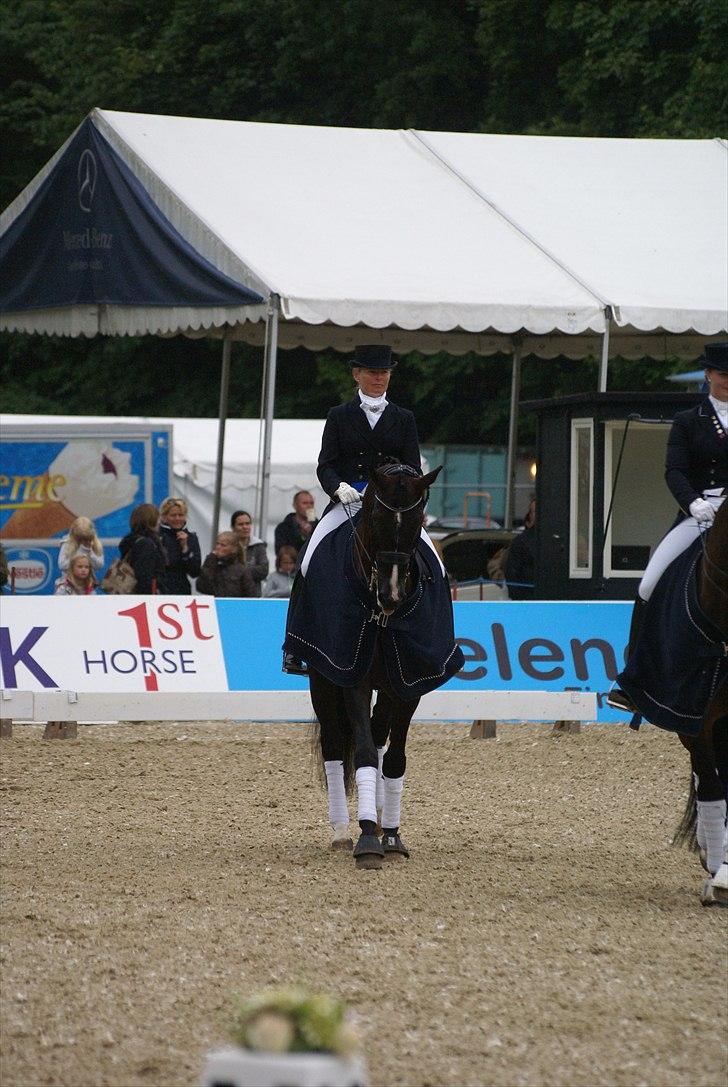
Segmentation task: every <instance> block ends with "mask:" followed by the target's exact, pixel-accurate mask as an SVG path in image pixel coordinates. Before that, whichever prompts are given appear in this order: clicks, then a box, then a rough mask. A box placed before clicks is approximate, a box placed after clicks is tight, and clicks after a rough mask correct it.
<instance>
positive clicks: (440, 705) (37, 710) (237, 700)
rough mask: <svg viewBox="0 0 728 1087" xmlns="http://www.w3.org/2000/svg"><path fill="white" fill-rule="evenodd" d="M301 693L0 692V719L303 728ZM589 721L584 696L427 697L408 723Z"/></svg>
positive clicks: (590, 702)
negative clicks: (226, 723)
mask: <svg viewBox="0 0 728 1087" xmlns="http://www.w3.org/2000/svg"><path fill="white" fill-rule="evenodd" d="M312 717H313V710H312V708H311V700H310V698H309V694H308V692H307V691H236V692H232V691H225V692H219V691H218V692H210V693H203V692H193V691H188V692H185V693H171V692H163V691H153V692H146V691H142V692H137V693H131V692H125V693H109V692H98V693H97V692H89V691H17V690H8V689H5V690H2V691H0V718H2V719H4V720H12V721H15V722H20V721H23V722H28V723H34V722H38V723H42V722H45V721H82V722H84V723H93V722H96V721H104V722H107V723H108V722H109V721H111V720H123V721H227V720H238V721H310V720H311V719H312ZM484 718H488V719H491V720H499V721H556V720H563V721H595V720H596V718H597V706H596V695H595V694H594V693H593V692H590V691H434V692H433V693H432V694H428V695H425V697H424V698H423V699H422V701H421V702H420V704H419V707H418V709H417V713H416V714H415V720H416V721H474V720H478V719H484Z"/></svg>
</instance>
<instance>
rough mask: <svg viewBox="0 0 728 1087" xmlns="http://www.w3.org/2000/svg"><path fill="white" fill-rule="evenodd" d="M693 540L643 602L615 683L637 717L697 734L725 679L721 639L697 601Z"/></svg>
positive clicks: (727, 636) (726, 636) (698, 549)
mask: <svg viewBox="0 0 728 1087" xmlns="http://www.w3.org/2000/svg"><path fill="white" fill-rule="evenodd" d="M701 554H702V546H701V540H700V539H697V540H696V541H695V543H694V544H692V545H691V546H690V547H689V548H688V549H687V550H686V551H684V552H683V554H682V555H678V557H677V558H676V559H675V560H674V561H673V562H672V563H670V565H669V566H668V568H667V570H666V571H665V573H664V574H663V575H662V577H661V578H660V580H659V581H658V583H657V585H656V587H655V591H654V593H653V594H652V597H651V598H650V601H649V603H648V604H647V605H646V611H645V616H644V621H643V625H642V628H641V630H640V633H639V637H638V639H637V644H636V646H635V647H634V650H633V651H632V653H631V655H630V659H629V661H628V662H627V665H626V667H625V669H624V671H623V672H621V673H620V674H619V675H618V676H617V683H618V684H619V686H620V687H621V689H622V690H623V691H624V692H625V693H626V694H628V695H629V697H630V698H631V699H632V702H633V703H634V705H635V706H636V707H637V709H638V710H639V712H640V713H641V714H642V716H643V717H644V718H645V719H646V720H647V721H650V722H652V724H653V725H658V726H659V727H660V728H665V729H669V730H670V731H671V732H682V733H684V734H685V735H688V736H697V734H698V733H699V732H700V728H701V726H702V722H703V717H704V715H705V712H706V710H707V708H708V706H709V705H710V702H711V701H712V699H713V697H714V695H715V694H716V692H717V691H718V690H719V689H720V687H721V686H722V685H723V684H724V683H725V682H726V680H728V656H726V640H728V631H722V632H721V631H720V630H718V628H717V627H716V626H714V624H713V623H711V621H710V620H709V619H708V617H707V616H706V615H705V614H704V613H703V611H702V610H701V607H700V604H699V602H698V579H697V568H698V561H699V559H700V557H701Z"/></svg>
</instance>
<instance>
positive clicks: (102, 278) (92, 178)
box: [0, 118, 262, 312]
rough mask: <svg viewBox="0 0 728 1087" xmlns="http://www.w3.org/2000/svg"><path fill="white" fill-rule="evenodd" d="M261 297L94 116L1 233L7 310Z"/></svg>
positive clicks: (1, 306) (0, 271)
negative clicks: (167, 209)
mask: <svg viewBox="0 0 728 1087" xmlns="http://www.w3.org/2000/svg"><path fill="white" fill-rule="evenodd" d="M259 302H262V298H261V297H260V295H258V294H256V293H255V292H254V291H251V290H249V289H248V288H247V287H244V286H242V285H241V284H240V283H236V282H235V281H234V280H233V279H230V278H229V277H228V276H226V275H224V274H223V273H222V272H220V271H219V270H218V269H217V268H216V267H215V266H214V265H213V264H211V263H210V262H209V261H208V260H206V259H205V258H204V257H203V256H202V255H201V254H200V253H198V252H197V250H195V249H194V248H193V247H192V246H191V245H190V244H189V242H187V241H186V240H185V239H184V238H183V237H182V235H181V234H180V233H179V232H178V231H177V230H176V229H175V228H174V227H173V226H172V224H171V223H170V222H169V220H168V219H167V218H166V217H165V216H164V215H163V214H162V212H161V211H160V210H159V208H158V207H157V205H156V204H155V203H154V201H153V200H152V199H151V197H150V196H149V193H148V192H147V191H146V189H145V188H144V187H143V186H142V185H141V183H140V182H139V180H138V179H137V178H136V177H135V176H134V174H133V173H132V172H131V170H130V169H129V168H128V167H127V166H126V164H125V163H124V162H123V161H122V159H121V158H120V157H119V155H117V153H116V152H115V151H114V149H113V148H112V147H111V145H110V144H109V143H108V141H107V140H105V139H104V137H103V136H102V135H101V133H100V132H99V131H98V129H97V128H96V127H95V125H94V124H93V123H92V122H91V120H90V119H88V118H87V119H86V120H85V121H84V122H83V124H82V125H81V126H80V128H79V129H78V131H77V132H76V134H75V135H74V136H73V138H72V139H71V141H70V143H69V144H68V146H67V148H66V149H65V151H64V152H63V154H62V155H61V156H60V158H59V160H58V162H56V164H55V165H54V166H53V168H52V170H51V171H50V173H49V174H48V176H47V177H46V178H45V179H44V181H43V182H42V184H41V185H40V186H39V188H38V190H37V192H35V193H34V195H33V196H32V198H31V199H30V201H29V203H28V205H27V207H26V208H24V209H23V211H22V212H21V213H20V214H19V215H18V217H17V218H16V219H15V220H14V221H13V223H12V224H11V225H10V227H9V228H8V229H7V230H6V232H5V233H4V234H3V235H2V237H0V310H2V311H5V312H18V311H22V310H32V309H42V308H45V307H56V306H70V305H77V304H79V303H90V304H93V303H96V304H109V305H114V304H116V305H144V306H243V305H254V304H257V303H259Z"/></svg>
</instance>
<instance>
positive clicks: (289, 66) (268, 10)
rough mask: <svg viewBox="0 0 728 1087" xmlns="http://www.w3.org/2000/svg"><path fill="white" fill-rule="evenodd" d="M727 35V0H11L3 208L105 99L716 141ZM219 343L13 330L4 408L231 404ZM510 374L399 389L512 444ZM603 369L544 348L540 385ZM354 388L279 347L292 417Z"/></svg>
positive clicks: (368, 121) (473, 372)
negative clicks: (224, 399)
mask: <svg viewBox="0 0 728 1087" xmlns="http://www.w3.org/2000/svg"><path fill="white" fill-rule="evenodd" d="M726 40H728V4H726V2H725V0H576V2H575V0H397V3H395V4H392V3H391V0H218V2H216V3H212V4H211V3H210V2H209V0H156V2H155V3H154V4H150V3H149V2H148V0H106V2H105V3H104V4H99V3H98V2H97V0H2V2H1V3H0V59H1V60H2V64H1V66H0V67H1V70H2V77H1V78H2V95H1V97H0V146H1V147H2V148H3V154H2V157H1V159H0V206H2V207H5V206H7V204H8V203H10V201H11V200H12V199H13V198H14V197H15V196H16V195H17V193H18V192H19V191H20V190H21V189H22V188H23V186H24V185H26V184H27V183H28V181H29V180H30V179H31V178H32V177H33V175H34V174H35V173H36V171H37V170H38V169H40V168H41V167H42V166H43V164H44V163H45V162H46V161H47V160H48V158H50V156H51V155H52V154H53V153H54V152H55V150H56V149H57V148H58V147H59V146H60V144H61V143H62V142H63V141H64V140H65V139H66V138H67V137H68V136H69V135H70V133H71V132H72V131H73V130H74V128H75V127H76V126H77V125H78V124H79V123H80V121H81V120H82V119H83V117H84V116H85V115H86V114H87V113H88V112H89V110H90V109H92V108H93V107H94V106H101V107H104V108H107V109H122V110H131V111H139V112H149V113H172V114H182V115H187V116H210V117H223V118H233V119H245V120H258V121H286V122H291V123H298V124H327V125H350V126H363V127H375V128H376V127H385V128H407V127H416V128H423V129H450V130H460V131H483V132H513V133H539V134H547V135H549V134H553V135H584V136H632V137H634V136H638V137H648V136H649V137H700V138H706V137H712V136H717V135H721V134H725V133H726V131H727V130H728V60H727V59H726V57H727V54H726V50H725V42H726ZM219 356H220V347H219V344H214V343H210V342H205V341H188V340H185V339H183V338H177V339H174V340H171V341H164V340H159V339H155V338H151V337H143V338H139V339H129V340H126V339H118V340H117V339H103V338H98V339H96V340H92V341H72V340H61V339H57V338H44V337H31V336H17V335H14V336H8V335H3V336H0V379H1V380H2V386H3V402H2V406H3V410H5V411H14V412H38V413H53V412H65V413H70V414H76V413H77V414H112V415H113V414H132V415H134V414H155V415H156V414H158V415H167V414H169V415H202V416H206V415H215V414H216V412H217V395H218V394H217V378H218V372H219ZM260 356H261V351H260V350H259V349H252V348H247V347H245V346H243V345H236V346H235V347H234V349H233V359H234V369H233V381H232V386H231V411H232V413H233V414H236V415H243V416H248V415H256V414H257V413H258V410H259V402H260V376H261V373H260V370H261V358H260ZM677 368H678V367H677V365H674V366H671V365H670V364H658V363H654V362H650V361H649V360H645V361H643V362H639V363H633V362H626V361H624V360H616V361H615V362H614V363H613V365H612V386H613V387H617V388H627V389H629V388H635V389H637V388H662V387H665V377H666V375H667V374H668V373H669V372H672V371H674V370H675V369H677ZM302 372H305V373H306V374H307V380H306V381H305V382H302V381H301V373H302ZM509 373H510V362H509V360H507V359H505V358H498V357H496V358H491V359H487V360H483V359H479V358H477V357H476V356H464V357H462V358H451V357H448V356H445V355H443V356H437V357H435V358H423V357H420V356H418V355H416V354H413V355H411V356H409V357H408V358H406V359H404V360H403V361H402V364H401V365H400V367H399V368H398V370H397V375H396V399H397V400H398V401H399V402H400V403H403V404H408V405H409V406H412V407H414V408H415V409H416V411H417V417H418V422H419V425H420V430H421V435H422V437H423V439H425V440H431V441H435V440H436V441H458V442H501V441H503V440H504V437H505V432H506V425H507V416H508V383H509ZM596 380H597V364H596V360H590V361H587V363H586V364H585V363H582V362H579V363H574V362H569V361H567V360H565V359H560V360H554V361H552V362H547V361H543V360H538V361H537V360H527V361H526V364H525V367H524V388H523V396H524V398H530V397H537V396H549V395H557V394H559V393H563V392H573V391H579V390H582V389H589V388H594V387H595V385H596ZM350 388H351V382H350V379H349V375H348V371H347V369H346V367H345V365H343V362H342V359H341V357H340V356H338V355H336V353H323V354H318V355H312V354H309V353H308V352H306V351H303V350H297V351H292V352H282V353H281V356H280V380H279V385H278V396H277V401H276V413H277V415H278V416H280V417H318V416H321V415H323V414H324V413H325V412H326V410H327V408H328V407H329V406H330V405H331V404H332V403H333V402H335V401H337V400H339V399H341V398H342V397H343V396H344V395H346V393H347V392H348V391H349V389H350ZM525 425H526V426H528V425H530V424H529V422H528V421H525ZM525 437H527V432H526V433H525V434H524V438H525Z"/></svg>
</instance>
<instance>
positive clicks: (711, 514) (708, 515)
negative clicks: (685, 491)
mask: <svg viewBox="0 0 728 1087" xmlns="http://www.w3.org/2000/svg"><path fill="white" fill-rule="evenodd" d="M689 508H690V512H691V514H692V515H693V517H694V518H695V520H696V521H697V522H698V524H700V525H712V523H713V520H714V519H715V510H714V509H713V507H712V506H711V504H710V502H707V501H706V500H705V499H704V498H696V499H695V500H694V501H693V502H691V503H690V507H689Z"/></svg>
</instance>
